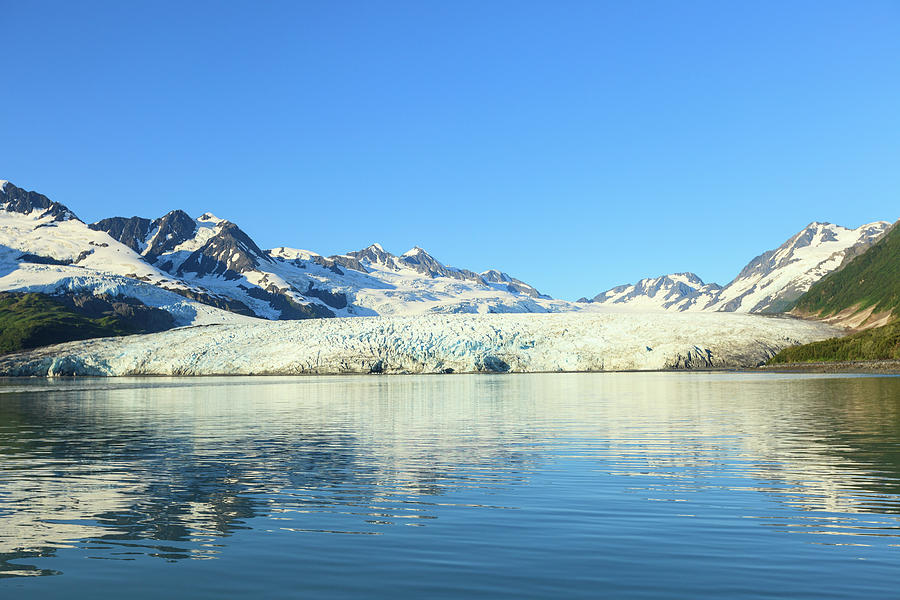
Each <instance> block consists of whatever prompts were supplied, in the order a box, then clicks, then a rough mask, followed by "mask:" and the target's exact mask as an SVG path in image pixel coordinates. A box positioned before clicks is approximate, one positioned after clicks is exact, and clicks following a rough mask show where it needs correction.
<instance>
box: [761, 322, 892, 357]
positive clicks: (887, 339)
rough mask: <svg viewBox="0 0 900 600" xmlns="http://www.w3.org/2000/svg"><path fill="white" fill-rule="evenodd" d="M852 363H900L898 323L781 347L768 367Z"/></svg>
mask: <svg viewBox="0 0 900 600" xmlns="http://www.w3.org/2000/svg"><path fill="white" fill-rule="evenodd" d="M856 360H900V320H896V321H893V322H891V323H888V324H887V325H883V326H881V327H874V328H872V329H866V330H865V331H860V332H859V333H854V334H853V335H849V336H847V337H842V338H832V339H830V340H823V341H821V342H813V343H811V344H804V345H802V346H793V347H791V348H785V349H784V350H782V351H781V352H779V353H778V354H776V355H775V356H773V357H772V358H771V359H770V360H769V364H770V365H777V364H785V363H806V362H831V361H856Z"/></svg>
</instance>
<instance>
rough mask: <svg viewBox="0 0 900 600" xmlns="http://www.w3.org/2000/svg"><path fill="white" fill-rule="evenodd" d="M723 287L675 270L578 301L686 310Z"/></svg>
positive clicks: (707, 298)
mask: <svg viewBox="0 0 900 600" xmlns="http://www.w3.org/2000/svg"><path fill="white" fill-rule="evenodd" d="M721 290H722V286H720V285H717V284H715V283H704V282H703V280H702V279H700V278H699V277H698V276H697V275H695V274H694V273H673V274H671V275H663V276H662V277H654V278H647V279H641V280H640V281H638V282H637V283H635V284H632V285H620V286H616V287H614V288H612V289H610V290H607V291H605V292H603V293H601V294H597V295H596V296H594V297H593V298H591V299H587V298H581V299H580V300H578V302H592V303H596V304H603V305H615V306H628V307H629V308H633V309H647V310H659V309H664V310H676V311H685V310H688V309H690V308H692V307H694V306H695V305H696V304H697V303H698V302H699V303H701V304H705V303H706V302H708V300H709V299H710V298H712V297H714V296H715V295H716V294H718V293H719V292H720V291H721Z"/></svg>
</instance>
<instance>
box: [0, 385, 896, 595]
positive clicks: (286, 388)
mask: <svg viewBox="0 0 900 600" xmlns="http://www.w3.org/2000/svg"><path fill="white" fill-rule="evenodd" d="M898 517H900V378H896V377H835V376H816V375H778V374H728V373H707V374H696V373H694V374H692V373H679V374H666V373H648V374H637V373H634V374H624V373H623V374H559V375H556V374H549V375H548V374H540V375H515V376H486V375H480V376H463V375H454V376H421V377H412V376H410V377H377V376H368V377H309V378H204V379H116V380H102V379H79V380H65V381H48V380H33V381H32V380H25V381H23V380H8V381H6V382H3V383H0V598H17V599H18V598H94V597H117V596H127V597H128V598H130V599H140V598H159V597H167V598H221V597H254V598H299V597H309V598H322V597H332V598H360V597H367V598H561V597H566V598H598V597H600V598H602V597H608V598H716V599H720V598H816V599H820V598H863V597H864V598H896V597H898V596H900V588H898V585H897V584H898V582H900V518H898Z"/></svg>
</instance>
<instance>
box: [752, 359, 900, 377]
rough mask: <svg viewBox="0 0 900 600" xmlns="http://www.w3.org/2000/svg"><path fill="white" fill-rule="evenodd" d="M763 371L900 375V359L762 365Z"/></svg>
mask: <svg viewBox="0 0 900 600" xmlns="http://www.w3.org/2000/svg"><path fill="white" fill-rule="evenodd" d="M757 370H758V371H762V372H775V373H847V374H855V373H875V374H881V375H900V360H848V361H819V362H805V363H784V364H778V365H762V366H760V367H758V368H757Z"/></svg>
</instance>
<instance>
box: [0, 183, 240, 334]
mask: <svg viewBox="0 0 900 600" xmlns="http://www.w3.org/2000/svg"><path fill="white" fill-rule="evenodd" d="M0 291H6V292H42V293H46V294H51V295H61V294H67V293H78V292H85V291H90V292H92V293H94V294H97V295H100V294H109V295H111V296H125V297H130V298H135V299H137V300H140V301H141V302H142V303H144V304H146V305H147V306H152V307H156V308H162V309H165V310H167V311H168V312H170V313H172V315H173V316H174V317H175V321H176V323H177V324H179V325H187V324H201V323H221V322H237V321H240V320H241V319H240V317H238V315H235V314H233V313H231V312H226V311H222V310H218V309H216V308H213V307H212V306H210V305H209V304H210V303H209V302H197V301H194V300H191V299H190V297H191V296H192V295H202V290H197V289H193V288H191V287H190V286H189V285H187V284H185V283H183V282H181V281H179V280H176V279H173V278H172V277H171V276H170V275H169V274H168V273H165V272H163V271H161V270H159V269H157V268H156V267H154V266H152V265H150V264H148V263H147V262H145V261H144V260H142V258H141V256H140V255H138V254H137V253H135V252H134V251H133V250H132V249H131V248H129V247H128V246H125V245H124V244H121V243H119V242H118V241H116V240H115V239H113V238H112V237H110V236H109V235H108V234H106V233H105V232H102V231H94V230H92V229H90V228H89V227H88V226H87V225H85V224H84V223H83V222H82V221H80V220H79V219H78V218H77V217H76V216H75V214H74V213H73V212H72V211H71V210H69V209H68V208H67V207H66V206H64V205H62V204H60V203H58V202H53V201H51V200H50V199H49V198H47V197H46V196H43V195H42V194H38V193H36V192H29V191H25V190H23V189H21V188H18V187H16V186H14V185H13V184H11V183H9V182H8V181H0Z"/></svg>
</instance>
